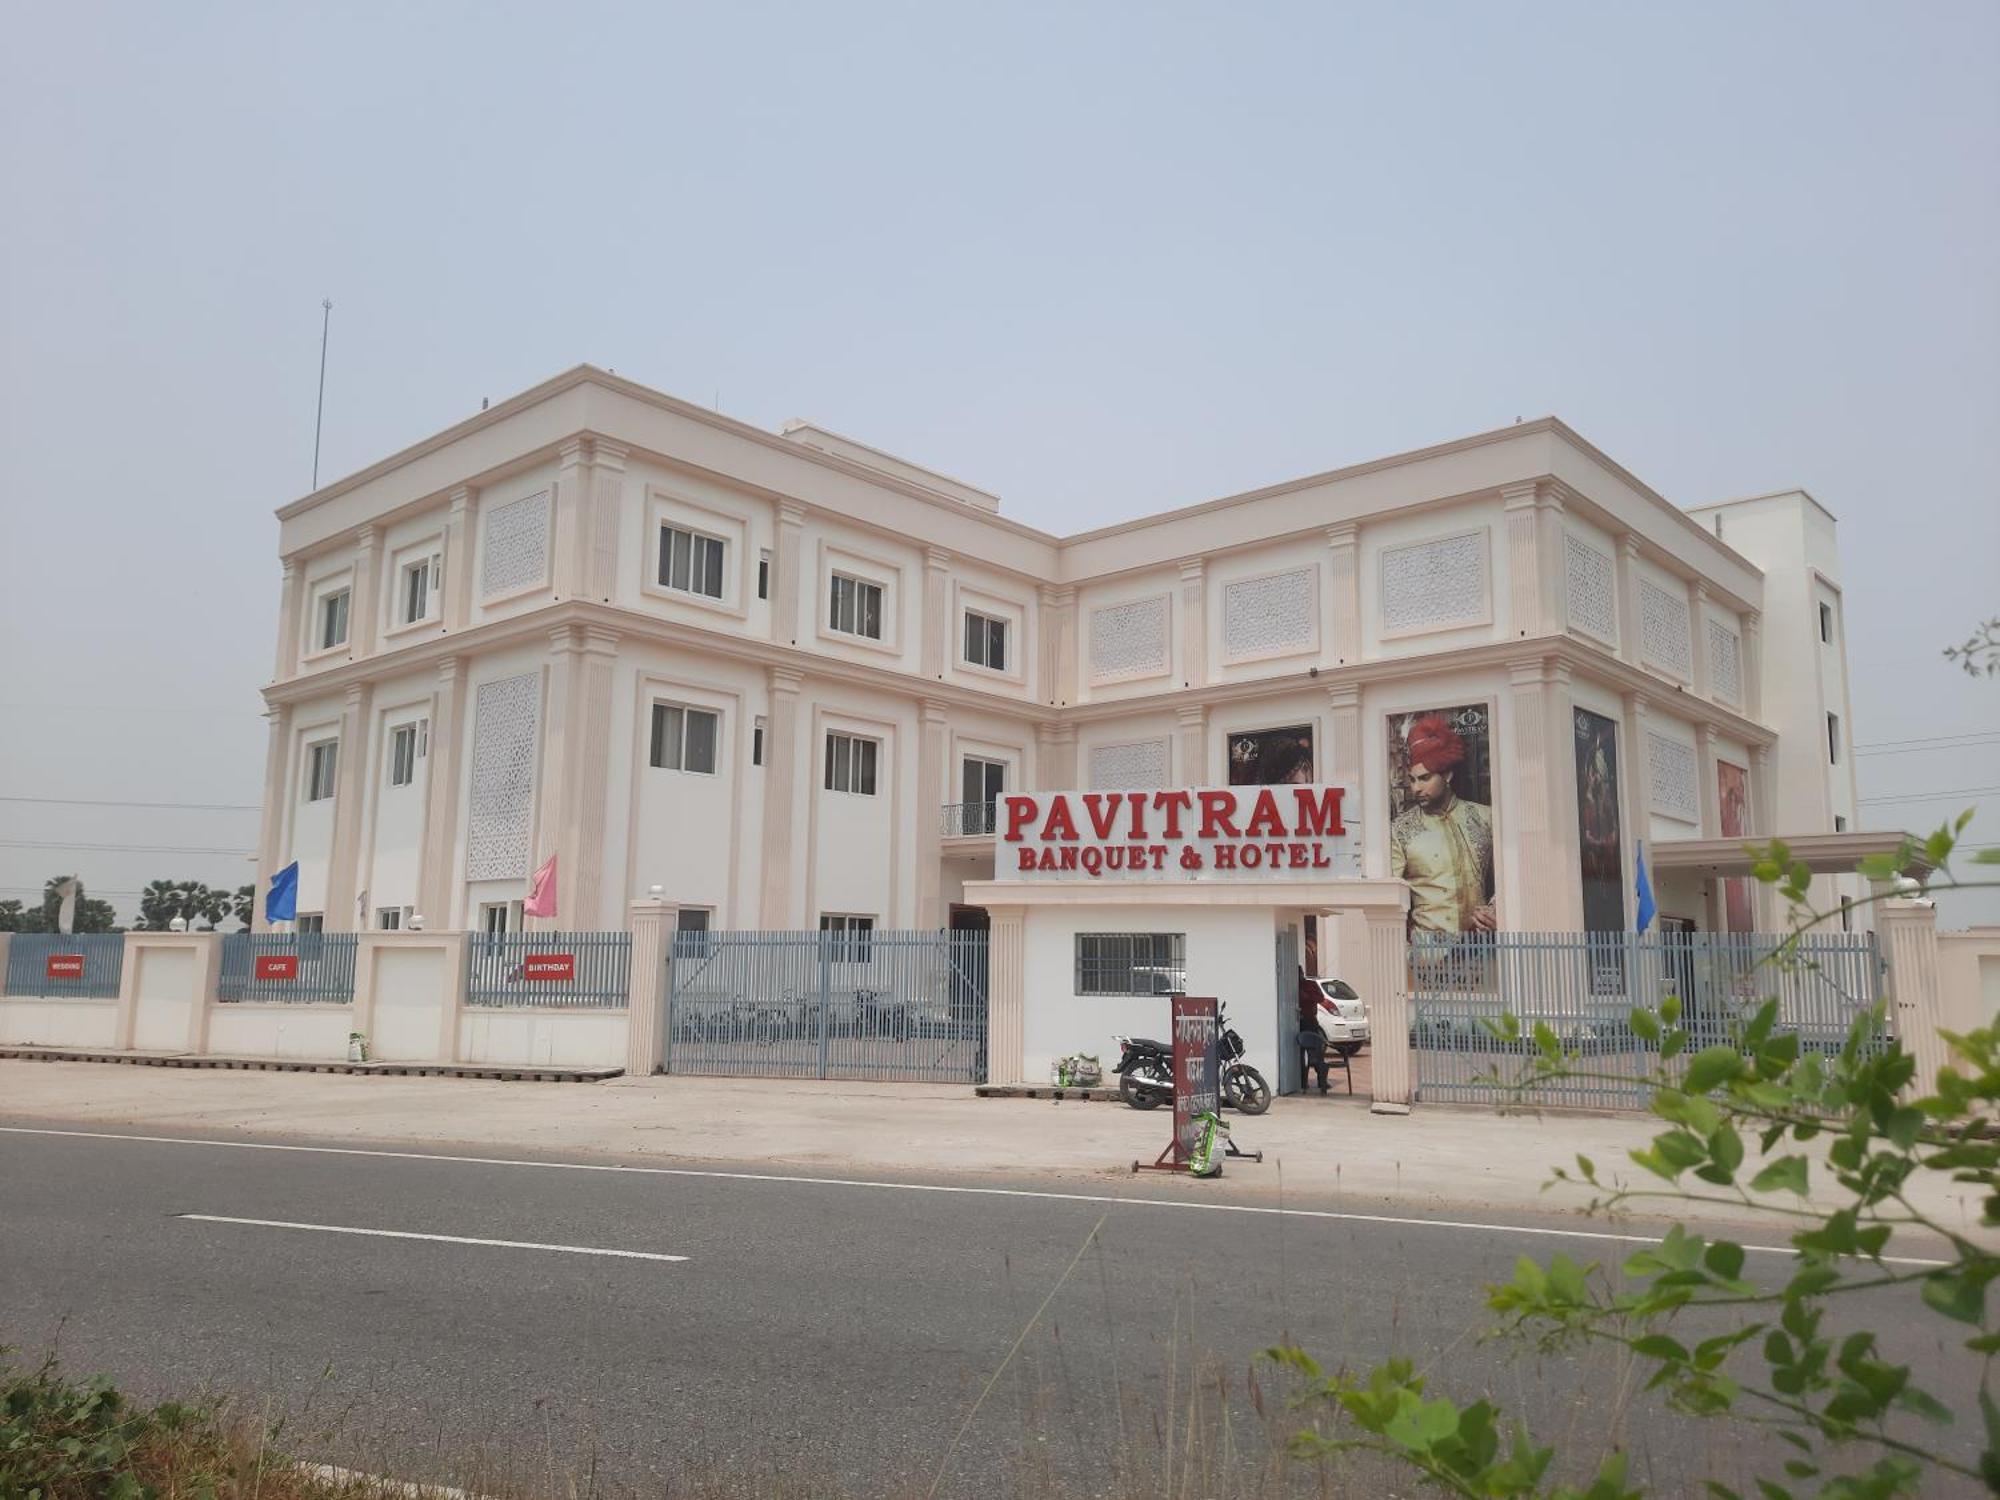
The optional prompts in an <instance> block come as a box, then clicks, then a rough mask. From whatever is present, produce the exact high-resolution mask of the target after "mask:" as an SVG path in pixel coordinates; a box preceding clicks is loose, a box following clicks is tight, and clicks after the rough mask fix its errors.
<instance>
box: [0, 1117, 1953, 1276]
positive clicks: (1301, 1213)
mask: <svg viewBox="0 0 2000 1500" xmlns="http://www.w3.org/2000/svg"><path fill="white" fill-rule="evenodd" d="M0 1135H54V1136H67V1137H73V1138H75V1139H78V1140H86V1141H143V1142H145V1143H147V1144H149V1145H154V1146H212V1147H216V1148H219V1149H222V1150H231V1151H297V1152H303V1153H305V1154H307V1155H311V1156H374V1157H381V1158H383V1159H385V1160H389V1161H437V1162H453V1163H464V1164H468V1165H471V1166H479V1167H541V1168H545V1169H548V1170H551V1171H563V1172H610V1173H614V1174H617V1173H622V1174H624V1175H626V1176H644V1177H709V1178H714V1179H716V1180H717V1181H721V1182H775V1183H783V1184H794V1183H795V1184H799V1185H801V1186H805V1187H850V1188H878V1189H881V1190H883V1191H885V1192H897V1193H960V1194H965V1195H968V1196H972V1197H985V1198H1044V1199H1049V1200H1051V1201H1054V1202H1059V1203H1113V1204H1117V1205H1118V1206H1120V1207H1122V1208H1186V1209H1194V1210H1196V1211H1201V1212H1207V1213H1218V1214H1266V1215H1270V1216H1273V1217H1278V1218H1288V1219H1330V1220H1339V1221H1345V1222H1348V1223H1355V1224H1391V1225H1399V1226H1404V1227H1408V1228H1412V1229H1464V1230H1472V1231H1475V1232H1479V1233H1485V1234H1532V1235H1546V1236H1550V1237H1553V1238H1556V1239H1575V1240H1610V1241H1615V1242H1617V1243H1619V1244H1626V1245H1656V1244H1658V1243H1659V1236H1658V1235H1648V1234H1613V1233H1611V1232H1609V1231H1607V1230H1602V1229H1553V1228H1548V1227H1544V1226H1539V1225H1528V1224H1492V1223H1483V1222H1481V1221H1479V1220H1474V1219H1421V1218H1415V1217H1404V1216H1399V1215H1396V1214H1363V1213H1348V1212H1345V1211H1342V1210H1338V1209H1328V1208H1265V1207H1261V1206H1259V1205H1257V1204H1253V1203H1197V1202H1195V1201H1194V1200H1193V1199H1191V1198H1143V1197H1142V1198H1124V1197H1119V1196H1117V1195H1116V1194H1111V1193H1055V1192H1048V1191H1046V1190H1042V1189H1037V1188H999V1187H961V1186H952V1185H947V1184H944V1183H935V1182H881V1181H875V1180H871V1179H868V1178H857V1177H802V1176H785V1175H781V1174H779V1173H776V1172H724V1171H717V1170H713V1169H707V1168H701V1167H628V1166H625V1165H623V1164H618V1163H611V1162H588V1161H531V1160H526V1159H523V1158H518V1157H506V1156H450V1155H446V1154H444V1153H441V1152H433V1151H384V1150H379V1149H372V1148H368V1147H362V1146H293V1145H286V1144H284V1143H282V1142H279V1141H205V1140H202V1139H200V1138H199V1137H196V1136H174V1135H128V1134H120V1133H118V1132H115V1131H109V1130H54V1129H50V1128H47V1127H41V1126H32V1125H0ZM1696 1227H1697V1228H1698V1227H1699V1225H1697V1226H1696ZM1743 1248H1744V1249H1745V1250H1747V1251H1750V1252H1752V1253H1753V1254H1762V1255H1796V1254H1797V1253H1798V1252H1797V1251H1795V1250H1793V1249H1792V1247H1791V1246H1790V1245H1748V1244H1746V1245H1744V1246H1743ZM1882 1260H1883V1263H1884V1264H1885V1265H1895V1266H1948V1265H1951V1264H1952V1262H1951V1261H1948V1260H1933V1259H1928V1258H1925V1257H1922V1256H1909V1255H1885V1256H1883V1257H1882Z"/></svg>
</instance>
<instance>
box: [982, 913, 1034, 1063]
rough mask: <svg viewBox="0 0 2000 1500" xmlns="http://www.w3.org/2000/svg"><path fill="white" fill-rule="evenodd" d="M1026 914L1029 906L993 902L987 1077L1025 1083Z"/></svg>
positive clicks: (989, 936) (988, 967) (988, 969)
mask: <svg viewBox="0 0 2000 1500" xmlns="http://www.w3.org/2000/svg"><path fill="white" fill-rule="evenodd" d="M1027 915H1028V910H1027V908H1026V907H1024V906H989V907H987V908H986V916H987V920H988V921H989V922H990V923H991V929H990V931H989V932H988V934H987V945H988V946H987V965H986V1081H987V1082H988V1083H1025V1082H1026V1081H1027V1068H1026V1058H1025V1056H1024V1055H1023V1054H1024V1052H1025V1049H1026V1046H1027V1028H1026V1026H1025V1024H1024V1022H1025V1019H1026V1015H1027V987H1028V986H1027V981H1028V972H1027V955H1028V945H1027Z"/></svg>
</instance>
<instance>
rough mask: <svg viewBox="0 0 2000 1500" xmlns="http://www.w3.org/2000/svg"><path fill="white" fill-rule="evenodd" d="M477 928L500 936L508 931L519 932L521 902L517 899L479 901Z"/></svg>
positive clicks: (491, 934)
mask: <svg viewBox="0 0 2000 1500" xmlns="http://www.w3.org/2000/svg"><path fill="white" fill-rule="evenodd" d="M479 930H480V931H481V932H483V933H486V934H487V935H489V936H491V937H500V936H503V935H504V934H506V933H509V932H519V931H520V930H521V903H520V902H518V901H482V902H480V903H479Z"/></svg>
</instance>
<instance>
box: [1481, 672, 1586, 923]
mask: <svg viewBox="0 0 2000 1500" xmlns="http://www.w3.org/2000/svg"><path fill="white" fill-rule="evenodd" d="M1558 665H1559V664H1556V663H1551V662H1544V661H1530V662H1516V663H1515V664H1514V665H1513V666H1512V667H1510V668H1509V669H1508V674H1507V676H1508V700H1509V703H1510V706H1511V708H1512V711H1513V720H1514V760H1515V774H1514V776H1513V785H1514V789H1515V800H1516V806H1515V807H1514V808H1513V809H1512V814H1513V816H1512V823H1513V830H1514V831H1513V835H1512V840H1513V843H1514V847H1515V850H1516V853H1517V855H1518V858H1517V859H1516V860H1515V862H1514V870H1513V874H1514V877H1515V878H1514V882H1513V883H1514V885H1516V886H1517V887H1521V889H1516V890H1513V891H1509V890H1508V888H1507V883H1506V881H1504V880H1502V879H1499V878H1498V873H1499V872H1497V871H1496V884H1497V885H1498V887H1499V891H1500V902H1499V915H1500V921H1501V925H1502V926H1503V927H1509V928H1519V929H1522V930H1525V931H1529V932H1573V931H1575V930H1577V929H1578V928H1580V927H1581V926H1582V925H1583V921H1582V918H1583V909H1582V903H1583V897H1582V887H1581V881H1582V878H1583V877H1582V872H1581V871H1580V870H1579V869H1578V868H1577V862H1576V859H1575V857H1574V852H1573V848H1571V849H1565V847H1564V844H1563V830H1564V827H1565V822H1564V819H1563V815H1562V802H1563V799H1562V798H1561V797H1560V795H1559V791H1558V789H1559V788H1561V787H1563V786H1565V785H1568V784H1569V780H1570V776H1573V775H1574V765H1575V755H1576V750H1575V746H1574V745H1573V743H1572V741H1571V736H1570V733H1569V713H1568V708H1567V705H1568V702H1569V680H1568V673H1567V672H1566V671H1564V672H1562V674H1561V677H1560V680H1558V678H1557V673H1556V667H1557V666H1558ZM1558 715H1560V717H1558ZM1566 773H1567V774H1566ZM1570 801H1571V802H1573V801H1574V795H1572V797H1571V798H1570ZM1572 814H1573V809H1572ZM1499 852H1500V851H1498V850H1495V856H1496V857H1495V863H1496V864H1499V863H1500V860H1499V858H1498V855H1499ZM1572 908H1574V914H1573V915H1572Z"/></svg>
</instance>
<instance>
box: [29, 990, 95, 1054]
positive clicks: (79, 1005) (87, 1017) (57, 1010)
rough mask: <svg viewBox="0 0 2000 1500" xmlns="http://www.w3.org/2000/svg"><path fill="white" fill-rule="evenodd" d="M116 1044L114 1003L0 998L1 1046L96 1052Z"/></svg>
mask: <svg viewBox="0 0 2000 1500" xmlns="http://www.w3.org/2000/svg"><path fill="white" fill-rule="evenodd" d="M117 1044H118V1002H117V1001H116V1000H69V999H63V1000H53V999H39V1000H37V999H33V998H24V997H19V996H13V995H9V996H6V997H5V998H0V1045H6V1046H15V1047H79V1048H88V1049H90V1050H93V1051H98V1050H103V1049H107V1048H110V1047H115V1046H116V1045H117Z"/></svg>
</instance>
